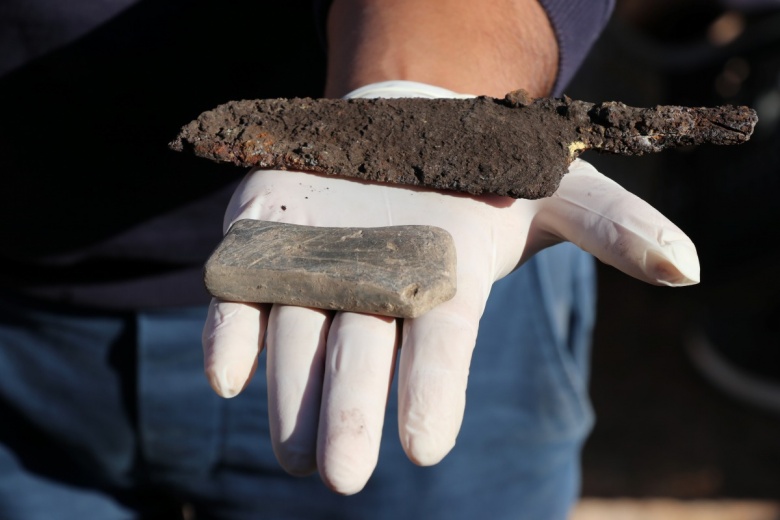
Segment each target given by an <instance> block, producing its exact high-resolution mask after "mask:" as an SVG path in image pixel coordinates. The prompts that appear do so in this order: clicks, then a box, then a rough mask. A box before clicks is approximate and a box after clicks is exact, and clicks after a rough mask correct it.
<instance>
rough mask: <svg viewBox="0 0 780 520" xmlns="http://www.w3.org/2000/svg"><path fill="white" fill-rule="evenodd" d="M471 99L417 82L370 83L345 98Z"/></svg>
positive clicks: (467, 96)
mask: <svg viewBox="0 0 780 520" xmlns="http://www.w3.org/2000/svg"><path fill="white" fill-rule="evenodd" d="M404 97H418V98H419V97H422V98H471V97H474V96H473V95H471V94H460V93H458V92H453V91H452V90H447V89H446V88H442V87H437V86H435V85H429V84H427V83H419V82H417V81H404V80H392V81H380V82H378V83H370V84H368V85H364V86H362V87H360V88H357V89H355V90H353V91H352V92H350V93H348V94H347V95H345V96H344V99H353V98H404Z"/></svg>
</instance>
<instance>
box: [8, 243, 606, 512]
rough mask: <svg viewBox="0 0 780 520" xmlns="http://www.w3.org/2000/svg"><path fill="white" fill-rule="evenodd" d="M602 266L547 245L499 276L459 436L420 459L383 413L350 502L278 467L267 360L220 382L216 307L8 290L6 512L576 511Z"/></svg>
mask: <svg viewBox="0 0 780 520" xmlns="http://www.w3.org/2000/svg"><path fill="white" fill-rule="evenodd" d="M593 312H594V274H593V265H592V259H591V258H590V257H589V256H588V255H585V254H584V253H582V252H581V251H579V250H578V249H576V248H574V247H573V246H570V245H568V244H567V245H560V246H556V247H554V248H551V249H549V250H546V251H544V252H542V253H541V254H540V255H538V256H537V257H536V258H534V259H533V260H532V261H530V262H529V263H528V264H526V265H525V266H523V268H521V269H519V270H518V271H517V272H515V273H514V274H512V275H511V276H510V277H508V278H506V279H504V280H502V281H501V282H499V283H497V284H496V285H495V287H494V290H493V292H492V295H491V299H490V301H489V303H488V308H487V311H486V313H485V316H484V318H483V320H482V323H481V328H480V336H479V340H478V345H477V349H476V352H475V354H474V359H473V364H472V369H471V376H470V380H469V389H468V395H467V399H468V402H467V409H466V416H465V420H464V423H463V428H462V431H461V434H460V436H459V438H458V444H457V445H456V446H455V448H454V449H453V451H452V452H451V453H450V454H449V455H448V456H447V457H446V458H445V459H444V461H443V462H441V463H440V464H438V465H436V466H434V467H430V468H420V467H416V466H414V465H413V464H412V463H411V462H409V461H408V460H407V459H406V457H405V456H404V454H403V452H402V450H401V448H400V444H399V442H398V439H397V421H396V415H395V414H396V401H395V398H394V397H393V398H392V399H391V400H390V403H389V406H388V417H387V420H386V425H385V432H384V437H385V438H384V440H383V443H382V452H381V454H380V459H379V464H378V467H377V470H376V472H375V473H374V475H373V476H372V478H371V480H370V481H369V483H368V485H367V486H366V488H365V489H364V490H363V491H362V492H361V493H358V494H357V495H354V496H351V497H343V496H338V495H335V494H333V493H331V492H330V491H328V490H327V489H326V488H325V487H324V486H323V485H322V484H321V483H320V481H319V478H318V477H317V476H316V475H315V476H312V477H307V478H296V477H291V476H288V475H286V474H285V473H284V472H283V471H282V470H281V469H280V468H279V466H278V465H277V463H276V461H275V459H274V455H273V453H272V451H271V447H270V440H269V436H268V435H269V434H268V417H267V403H266V396H265V390H266V388H265V377H264V372H265V371H264V366H262V361H263V360H264V357H265V356H262V357H261V367H260V368H259V370H258V371H257V376H256V377H255V379H254V381H253V382H252V384H251V385H250V386H249V388H247V390H246V391H245V392H244V393H243V394H241V395H240V396H238V397H236V398H234V399H230V400H224V399H220V398H218V397H217V396H216V395H215V394H214V393H213V392H212V391H211V389H210V388H209V387H208V385H207V383H206V380H205V377H204V376H203V369H202V354H201V347H200V333H201V327H202V324H203V320H204V316H205V313H206V309H204V308H200V307H199V308H187V309H169V310H152V311H141V312H128V313H99V312H97V313H96V312H83V311H79V310H73V309H63V308H57V307H50V306H46V305H37V304H36V305H30V304H23V303H21V302H16V301H11V300H8V299H5V300H0V518H1V519H3V520H17V519H19V520H22V519H23V520H39V519H40V520H43V519H45V520H53V519H54V520H70V519H74V520H75V519H78V520H83V519H98V520H113V519H129V518H143V519H153V518H177V517H179V518H180V515H181V509H182V504H187V506H186V507H188V508H190V509H192V510H194V511H195V513H196V518H198V519H199V520H200V519H226V520H227V519H229V520H234V519H252V520H258V519H288V518H289V519H315V518H322V519H324V518H328V519H353V518H354V519H365V518H372V519H398V518H409V519H413V518H421V519H422V518H424V519H437V518H442V519H445V518H446V519H449V520H452V519H461V518H462V519H473V518H495V519H503V518H514V519H517V518H528V519H534V520H538V519H543V520H556V519H563V518H565V517H566V515H567V512H568V510H569V508H570V507H571V505H572V504H573V502H574V501H575V500H576V498H577V495H578V490H579V455H580V450H581V447H582V443H583V441H584V439H585V438H586V436H587V434H588V432H589V430H590V428H591V425H592V412H591V409H590V405H589V402H588V399H587V372H588V350H589V341H590V333H591V328H592V325H593V319H594V316H593Z"/></svg>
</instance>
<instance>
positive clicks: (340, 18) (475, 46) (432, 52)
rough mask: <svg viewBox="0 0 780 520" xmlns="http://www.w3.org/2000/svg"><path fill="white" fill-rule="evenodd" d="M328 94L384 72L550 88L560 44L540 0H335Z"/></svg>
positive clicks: (447, 82)
mask: <svg viewBox="0 0 780 520" xmlns="http://www.w3.org/2000/svg"><path fill="white" fill-rule="evenodd" d="M327 32H328V75H327V82H326V88H325V95H326V97H340V96H343V95H344V94H346V93H347V92H350V91H351V90H354V89H355V88H358V87H360V86H363V85H366V84H369V83H374V82H378V81H386V80H409V81H418V82H421V83H429V84H432V85H437V86H439V87H443V88H447V89H450V90H453V91H455V92H460V93H467V94H474V95H488V96H493V97H503V96H504V95H505V94H506V93H507V92H510V91H513V90H516V89H518V88H523V89H525V90H526V91H527V92H528V93H529V94H531V96H532V97H541V96H546V95H549V93H550V91H551V89H552V87H553V84H554V82H555V77H556V72H557V66H558V45H557V41H556V38H555V34H554V32H553V28H552V26H551V25H550V21H549V19H548V17H547V15H546V13H545V11H544V9H543V8H542V7H541V5H540V4H539V2H537V0H485V1H479V2H475V1H474V0H381V1H380V0H334V2H333V4H332V6H331V9H330V12H329V15H328V31H327Z"/></svg>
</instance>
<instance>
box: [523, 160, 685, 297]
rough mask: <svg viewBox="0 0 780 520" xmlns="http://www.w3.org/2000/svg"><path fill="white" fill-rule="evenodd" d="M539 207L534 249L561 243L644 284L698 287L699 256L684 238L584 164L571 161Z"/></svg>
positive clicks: (650, 209)
mask: <svg viewBox="0 0 780 520" xmlns="http://www.w3.org/2000/svg"><path fill="white" fill-rule="evenodd" d="M539 203H540V204H541V205H542V208H541V210H540V211H539V212H538V213H537V218H538V222H537V226H536V227H538V229H539V230H540V231H541V234H539V235H538V236H537V238H536V242H537V245H536V246H535V249H536V250H538V249H540V248H541V247H544V246H546V245H551V243H554V242H559V241H562V240H567V241H569V242H572V243H574V244H576V245H578V246H579V247H580V248H582V249H584V250H585V251H588V252H589V253H591V254H592V255H593V256H595V257H596V258H598V259H599V260H601V261H602V262H604V263H606V264H609V265H612V266H614V267H616V268H617V269H619V270H621V271H623V272H624V273H626V274H628V275H630V276H632V277H634V278H637V279H639V280H642V281H644V282H648V283H651V284H654V285H667V286H673V287H674V286H685V285H693V284H696V283H699V258H698V255H697V253H696V247H695V246H694V245H693V242H692V241H691V240H690V238H688V236H687V235H686V234H685V233H683V231H682V230H681V229H680V228H679V227H677V226H676V225H675V224H674V223H672V222H671V221H670V220H669V219H667V218H666V217H665V216H663V215H662V214H661V213H660V212H659V211H658V210H656V209H655V208H653V207H652V206H651V205H649V204H648V203H647V202H645V201H643V200H642V199H640V198H639V197H637V196H636V195H633V194H632V193H630V192H629V191H627V190H625V189H624V188H622V187H621V186H620V185H619V184H617V183H616V182H614V181H612V180H610V179H608V178H607V177H605V176H604V175H603V174H601V173H599V172H598V171H597V170H596V169H595V168H594V167H593V166H591V165H590V164H588V163H587V162H585V161H580V160H577V161H575V162H574V163H572V165H571V167H570V168H569V173H567V174H566V175H564V177H563V180H562V181H561V185H560V187H559V188H558V190H557V191H556V192H555V194H554V195H553V196H552V197H549V198H547V199H542V200H540V201H539ZM540 246H541V247H540ZM529 249H534V248H529Z"/></svg>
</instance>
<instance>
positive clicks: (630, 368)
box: [566, 0, 780, 520]
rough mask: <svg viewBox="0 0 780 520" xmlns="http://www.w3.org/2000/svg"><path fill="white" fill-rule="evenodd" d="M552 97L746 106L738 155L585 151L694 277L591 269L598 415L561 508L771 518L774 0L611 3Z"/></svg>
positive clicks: (777, 426) (777, 74) (779, 307)
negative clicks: (644, 207)
mask: <svg viewBox="0 0 780 520" xmlns="http://www.w3.org/2000/svg"><path fill="white" fill-rule="evenodd" d="M566 93H567V94H568V95H569V96H571V97H573V98H580V99H585V100H589V101H608V100H617V101H622V102H624V103H626V104H629V105H635V106H653V105H658V104H675V105H690V106H713V105H722V104H736V105H749V106H751V107H753V108H755V109H756V110H757V111H758V115H759V123H758V125H757V128H756V131H755V134H754V136H753V137H752V139H751V140H750V142H749V143H747V144H745V145H741V146H738V147H715V146H703V147H698V148H693V149H685V148H683V149H677V150H671V151H667V152H663V153H661V154H654V155H651V156H645V157H642V158H630V157H628V158H626V157H613V156H606V155H598V154H593V155H591V154H590V153H589V154H586V155H585V156H584V159H586V160H588V161H590V162H592V163H594V164H595V165H596V166H597V167H598V168H599V169H600V170H601V171H603V172H604V173H606V174H607V175H609V176H610V177H612V178H613V179H615V180H617V181H618V182H619V183H621V184H622V185H623V186H625V187H626V188H628V189H630V190H631V191H633V192H634V193H636V194H637V195H639V196H641V197H642V198H644V199H645V200H647V201H648V202H650V203H651V204H653V205H654V206H655V207H656V208H658V209H659V210H661V211H662V212H663V213H664V214H665V215H667V216H668V217H670V218H671V219H672V220H673V221H674V222H676V223H677V224H678V225H679V226H680V227H681V228H682V229H683V230H684V231H685V232H686V233H687V234H688V235H689V236H690V237H691V238H692V239H693V241H694V243H695V244H696V246H697V249H698V251H699V254H700V260H701V266H702V282H701V284H700V285H699V286H696V287H690V288H682V289H669V288H659V287H649V286H646V285H644V284H642V283H640V282H637V281H634V280H633V279H630V278H629V277H627V276H625V275H623V274H621V273H619V272H618V271H616V270H614V269H612V268H610V267H607V266H604V265H600V266H599V276H600V282H599V284H600V287H599V295H600V301H599V309H598V310H599V321H598V325H597V330H596V336H595V345H594V353H593V361H592V362H593V376H592V381H591V395H592V398H593V403H594V407H595V411H596V416H597V422H596V425H595V429H594V431H593V434H592V436H591V438H590V440H589V441H588V443H587V445H586V448H585V453H584V481H583V493H584V499H583V503H582V505H581V507H580V508H579V510H578V511H577V512H576V513H575V515H574V517H575V519H577V520H585V519H588V520H589V519H591V518H599V519H604V520H609V519H612V518H620V519H625V520H634V519H637V520H639V519H645V518H647V519H656V518H659V519H660V518H663V519H674V518H686V519H698V518H706V519H721V518H722V519H745V520H778V519H780V331H779V330H778V325H780V273H778V268H779V267H780V240H778V239H780V231H779V230H778V229H779V228H778V224H779V223H780V202H778V193H780V189H779V188H780V1H778V0H758V1H751V0H731V1H718V0H653V1H652V2H650V1H643V0H618V2H617V8H616V12H615V15H614V17H613V19H612V21H611V23H610V26H609V27H608V29H607V31H606V32H605V33H604V35H603V36H602V38H601V39H600V40H599V42H598V44H597V45H596V47H595V48H594V50H593V52H592V53H591V55H590V57H589V59H588V61H587V62H586V64H585V66H584V67H583V68H582V69H581V71H580V73H579V75H578V76H577V78H576V79H575V81H574V83H573V84H572V85H571V86H570V87H569V88H568V89H567V91H566ZM591 153H593V152H591Z"/></svg>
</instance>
